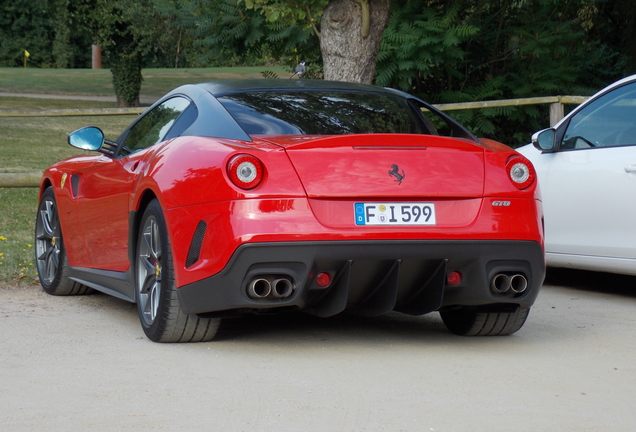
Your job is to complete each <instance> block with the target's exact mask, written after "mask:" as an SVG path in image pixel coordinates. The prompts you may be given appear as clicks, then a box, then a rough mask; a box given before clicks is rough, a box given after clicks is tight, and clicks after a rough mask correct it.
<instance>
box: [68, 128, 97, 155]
mask: <svg viewBox="0 0 636 432" xmlns="http://www.w3.org/2000/svg"><path fill="white" fill-rule="evenodd" d="M68 143H69V144H70V145H72V146H73V147H77V148H79V149H82V150H92V151H98V150H100V149H101V148H102V145H103V144H104V132H102V130H101V129H100V128H98V127H95V126H89V127H84V128H81V129H78V130H76V131H75V132H71V133H70V134H68Z"/></svg>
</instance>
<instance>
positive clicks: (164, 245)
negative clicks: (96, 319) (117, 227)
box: [135, 199, 220, 342]
mask: <svg viewBox="0 0 636 432" xmlns="http://www.w3.org/2000/svg"><path fill="white" fill-rule="evenodd" d="M135 272H136V274H135V294H136V302H137V311H138V313H139V320H140V322H141V326H142V327H143V329H144V333H146V336H147V337H148V339H150V340H152V341H154V342H203V341H209V340H211V339H213V338H214V336H215V335H216V332H217V329H218V327H219V323H220V319H219V318H199V317H198V316H196V315H188V314H185V313H184V312H183V311H182V310H181V305H180V303H179V296H178V295H177V289H176V287H175V281H174V272H173V266H172V252H171V250H170V242H169V241H168V230H167V228H166V221H165V219H164V217H163V212H162V210H161V206H160V205H159V202H158V201H157V200H156V199H155V200H153V201H151V202H150V204H148V207H147V208H146V210H145V212H144V214H143V216H142V218H141V226H140V230H139V236H138V239H137V253H136V262H135Z"/></svg>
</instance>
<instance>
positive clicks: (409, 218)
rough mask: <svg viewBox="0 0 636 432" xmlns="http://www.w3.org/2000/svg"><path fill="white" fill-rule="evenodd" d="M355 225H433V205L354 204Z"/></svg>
mask: <svg viewBox="0 0 636 432" xmlns="http://www.w3.org/2000/svg"><path fill="white" fill-rule="evenodd" d="M354 211H355V219H356V225H435V204H433V203H355V205H354Z"/></svg>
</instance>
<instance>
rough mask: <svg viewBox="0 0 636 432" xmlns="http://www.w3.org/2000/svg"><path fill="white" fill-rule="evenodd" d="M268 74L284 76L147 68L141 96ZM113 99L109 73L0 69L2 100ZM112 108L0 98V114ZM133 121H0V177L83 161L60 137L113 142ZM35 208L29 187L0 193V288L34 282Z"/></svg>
mask: <svg viewBox="0 0 636 432" xmlns="http://www.w3.org/2000/svg"><path fill="white" fill-rule="evenodd" d="M265 70H269V71H272V72H275V73H278V74H279V76H281V77H287V76H288V75H289V74H290V72H288V70H287V68H284V67H233V68H209V69H145V70H143V72H142V73H143V76H144V82H143V85H142V89H141V93H142V96H157V97H158V96H162V95H163V94H165V93H167V92H168V91H170V90H172V89H173V88H175V87H177V86H179V85H182V84H187V83H196V82H204V81H209V80H213V79H229V78H262V75H261V72H263V71H265ZM1 92H9V93H45V94H66V95H69V94H70V95H73V94H76V95H99V96H101V95H107V96H112V95H114V91H113V86H112V76H111V73H110V71H109V70H107V69H101V70H91V69H35V68H27V69H23V68H0V93H1ZM114 106H115V104H114V103H110V102H92V101H79V100H56V99H29V98H23V97H4V96H0V110H25V109H64V108H113V107H114ZM133 119H134V117H133V116H128V115H126V116H95V117H21V118H8V117H0V173H20V172H42V171H43V170H44V169H45V168H47V167H48V166H50V165H52V164H53V163H55V162H57V161H59V160H62V159H65V158H67V157H70V156H73V155H77V154H81V153H82V152H81V150H77V149H74V148H73V147H71V146H69V145H68V144H67V142H66V136H67V134H68V133H69V132H72V131H74V130H76V129H78V128H80V127H82V126H88V125H91V126H98V127H100V128H101V129H102V130H103V131H104V133H105V134H106V137H107V138H109V139H115V138H117V136H119V134H120V133H121V131H122V130H123V129H124V128H125V127H126V126H127V125H128V124H130V122H131V121H132V120H133ZM37 204H38V190H37V189H35V188H4V189H3V188H0V286H2V285H7V284H20V285H22V284H32V283H37V273H36V270H35V263H34V252H33V229H34V222H35V216H36V210H37Z"/></svg>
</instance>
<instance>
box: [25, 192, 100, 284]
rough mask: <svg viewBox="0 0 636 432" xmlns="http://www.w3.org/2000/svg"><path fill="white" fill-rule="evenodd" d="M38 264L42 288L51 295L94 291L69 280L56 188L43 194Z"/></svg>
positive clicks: (37, 235) (37, 236)
mask: <svg viewBox="0 0 636 432" xmlns="http://www.w3.org/2000/svg"><path fill="white" fill-rule="evenodd" d="M35 262H36V264H37V268H38V277H39V279H40V285H42V288H43V289H44V291H46V292H47V293H49V294H51V295H60V296H62V295H80V294H88V293H90V292H92V291H93V290H92V289H91V288H88V287H87V286H85V285H82V284H81V283H79V282H75V281H74V280H72V279H70V278H69V270H70V269H69V264H68V259H67V258H66V250H65V249H64V241H63V238H62V227H61V226H60V215H59V212H58V208H57V202H56V201H55V194H54V193H53V188H52V187H50V186H49V187H48V188H46V190H45V191H44V193H43V194H42V198H41V199H40V204H39V206H38V214H37V217H36V220H35Z"/></svg>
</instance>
